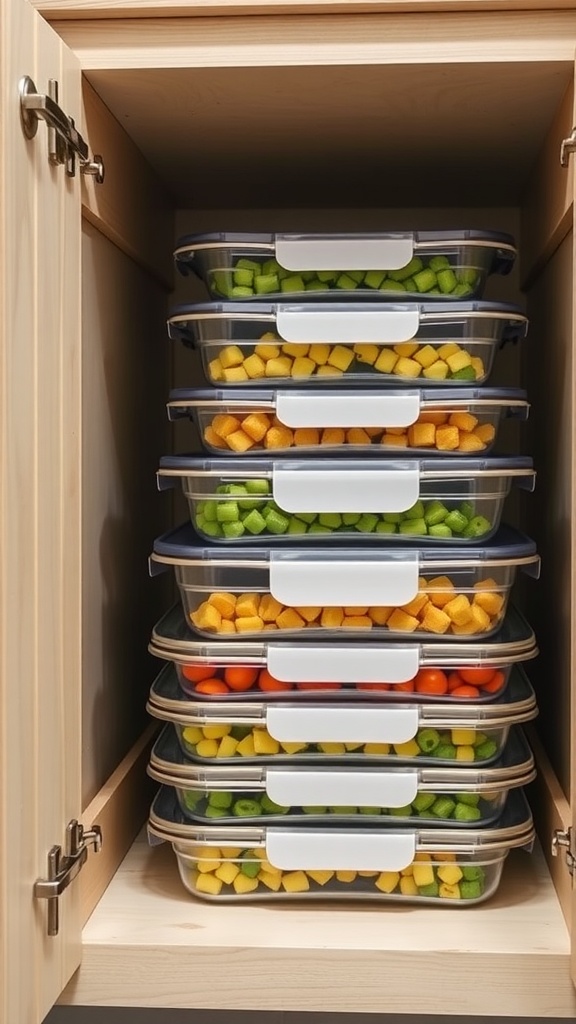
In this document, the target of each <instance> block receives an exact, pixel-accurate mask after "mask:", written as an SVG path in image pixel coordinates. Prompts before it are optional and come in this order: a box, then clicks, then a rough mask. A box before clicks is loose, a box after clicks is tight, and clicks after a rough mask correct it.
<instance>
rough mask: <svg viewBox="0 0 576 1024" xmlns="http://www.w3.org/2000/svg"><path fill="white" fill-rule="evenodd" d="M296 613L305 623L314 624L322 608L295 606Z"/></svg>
mask: <svg viewBox="0 0 576 1024" xmlns="http://www.w3.org/2000/svg"><path fill="white" fill-rule="evenodd" d="M296 611H297V612H298V615H301V616H302V618H303V619H304V620H305V621H306V622H315V621H316V619H317V618H318V616H319V615H320V612H321V611H322V608H321V606H320V605H318V606H313V607H312V606H311V607H308V606H306V607H303V606H302V605H297V606H296Z"/></svg>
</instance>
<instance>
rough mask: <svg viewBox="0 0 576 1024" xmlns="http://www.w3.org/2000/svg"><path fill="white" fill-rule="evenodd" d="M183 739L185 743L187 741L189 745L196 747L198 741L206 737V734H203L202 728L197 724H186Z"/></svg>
mask: <svg viewBox="0 0 576 1024" xmlns="http://www.w3.org/2000/svg"><path fill="white" fill-rule="evenodd" d="M182 739H183V741H184V743H187V744H188V745H189V746H191V747H194V746H196V744H197V743H199V742H200V740H203V739H204V736H203V735H202V729H200V728H199V726H197V725H185V726H184V728H183V729H182Z"/></svg>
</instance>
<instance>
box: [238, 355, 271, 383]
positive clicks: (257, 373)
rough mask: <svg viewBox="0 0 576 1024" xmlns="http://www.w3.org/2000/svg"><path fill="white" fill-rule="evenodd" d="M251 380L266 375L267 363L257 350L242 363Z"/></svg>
mask: <svg viewBox="0 0 576 1024" xmlns="http://www.w3.org/2000/svg"><path fill="white" fill-rule="evenodd" d="M242 365H243V367H244V369H245V370H246V373H247V374H248V376H249V378H250V380H258V379H259V378H260V377H265V376H266V363H265V362H264V360H263V359H261V358H260V356H257V355H256V353H255V352H253V353H252V355H251V356H248V358H247V359H245V360H244V362H243V363H242Z"/></svg>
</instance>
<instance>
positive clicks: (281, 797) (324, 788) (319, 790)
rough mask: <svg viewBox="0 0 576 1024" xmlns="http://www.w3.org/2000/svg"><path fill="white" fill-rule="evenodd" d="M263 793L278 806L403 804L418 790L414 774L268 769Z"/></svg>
mask: <svg viewBox="0 0 576 1024" xmlns="http://www.w3.org/2000/svg"><path fill="white" fill-rule="evenodd" d="M266 792H267V794H268V796H269V797H270V799H271V800H274V802H275V803H277V804H280V806H281V807H407V806H408V804H411V803H412V801H413V800H414V798H415V797H416V793H417V792H418V774H417V772H396V773H392V772H388V773H385V772H361V771H360V772H358V771H355V770H354V769H348V770H346V771H336V770H331V771H324V772H314V771H305V772H301V771H299V772H293V771H292V772H291V771H289V770H288V771H278V770H277V769H276V768H269V769H268V771H267V773H266Z"/></svg>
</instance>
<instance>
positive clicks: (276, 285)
mask: <svg viewBox="0 0 576 1024" xmlns="http://www.w3.org/2000/svg"><path fill="white" fill-rule="evenodd" d="M279 289H280V281H279V279H278V275H277V274H260V276H259V277H255V278H254V291H255V292H256V295H271V294H272V293H273V292H277V291H279Z"/></svg>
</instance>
